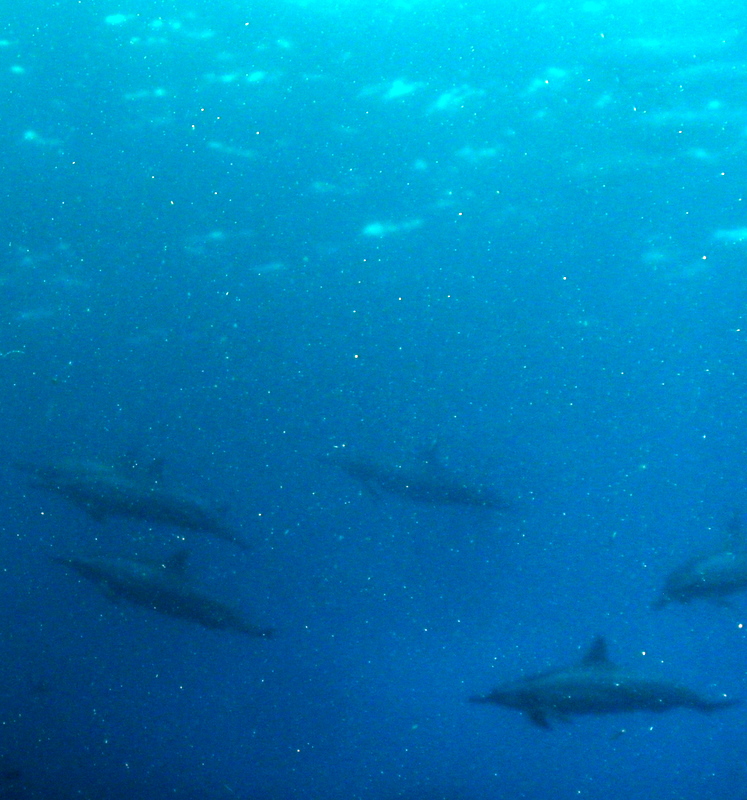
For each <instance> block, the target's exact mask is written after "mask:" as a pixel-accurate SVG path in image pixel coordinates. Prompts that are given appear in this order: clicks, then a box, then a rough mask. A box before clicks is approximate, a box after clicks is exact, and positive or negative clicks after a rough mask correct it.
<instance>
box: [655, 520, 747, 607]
mask: <svg viewBox="0 0 747 800" xmlns="http://www.w3.org/2000/svg"><path fill="white" fill-rule="evenodd" d="M744 589H747V543H745V541H744V530H743V527H742V519H741V515H739V514H734V515H733V516H732V518H731V521H730V522H729V524H728V526H727V530H726V543H725V545H724V549H723V550H718V551H716V552H714V553H710V554H707V555H703V556H695V557H694V558H691V559H689V560H687V561H685V563H684V564H681V565H680V566H679V567H677V568H676V569H674V570H673V571H672V572H671V573H670V574H669V576H668V577H667V579H666V582H665V583H664V589H663V591H662V593H661V596H660V597H659V599H658V600H657V601H656V602H655V603H654V608H664V606H666V605H667V604H668V603H673V602H677V603H689V602H690V601H691V600H696V599H698V598H703V599H706V600H712V601H714V602H717V603H724V598H725V597H727V596H728V595H730V594H733V593H735V592H739V591H742V590H744Z"/></svg>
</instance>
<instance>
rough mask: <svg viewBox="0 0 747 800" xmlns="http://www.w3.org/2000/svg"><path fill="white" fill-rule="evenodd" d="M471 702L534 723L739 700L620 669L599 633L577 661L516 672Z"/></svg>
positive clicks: (717, 705) (720, 705)
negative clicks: (526, 674) (713, 696)
mask: <svg viewBox="0 0 747 800" xmlns="http://www.w3.org/2000/svg"><path fill="white" fill-rule="evenodd" d="M470 701H471V702H473V703H495V704H497V705H499V706H506V707H508V708H516V709H518V710H519V711H523V712H524V713H525V714H526V715H527V716H528V717H529V719H530V720H531V721H532V722H533V723H534V724H535V725H537V726H538V727H540V728H549V727H550V723H549V718H556V719H560V720H565V719H568V718H569V717H570V716H571V715H573V714H614V713H618V712H621V711H668V710H669V709H671V708H693V709H695V710H696V711H703V712H710V711H716V710H717V709H720V708H729V707H730V706H733V705H736V704H737V703H738V702H739V701H738V700H734V699H727V698H725V697H724V698H721V699H718V700H709V699H706V698H704V697H701V696H700V695H699V694H697V693H696V692H694V691H692V690H691V689H688V688H686V687H684V686H680V685H679V684H676V683H671V682H669V681H662V680H657V679H654V678H648V677H643V676H639V675H635V674H633V673H629V672H626V671H625V670H622V669H620V668H619V667H617V666H616V665H615V664H613V663H612V662H611V661H610V660H609V658H608V657H607V644H606V642H605V640H604V638H603V637H601V636H598V637H597V638H596V639H594V641H593V643H592V645H591V647H590V648H589V650H588V651H587V653H586V655H585V656H584V657H583V658H582V659H581V662H580V663H578V664H575V665H574V666H571V667H564V668H560V669H554V670H549V671H548V672H542V673H539V674H538V675H533V676H530V677H527V678H520V679H519V680H517V681H512V682H510V683H506V684H504V685H503V686H499V687H498V688H497V689H494V690H493V691H492V692H490V694H487V695H484V696H481V697H471V698H470Z"/></svg>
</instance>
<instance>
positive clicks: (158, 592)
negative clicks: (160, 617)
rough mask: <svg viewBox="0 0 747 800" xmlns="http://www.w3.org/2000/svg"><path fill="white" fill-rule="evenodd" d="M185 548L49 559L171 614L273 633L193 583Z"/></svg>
mask: <svg viewBox="0 0 747 800" xmlns="http://www.w3.org/2000/svg"><path fill="white" fill-rule="evenodd" d="M187 555H188V553H187V551H186V550H180V551H179V552H177V553H175V554H174V555H173V556H172V557H171V558H169V559H167V560H166V561H163V562H159V561H146V560H143V559H134V558H106V557H96V558H80V557H78V556H73V557H64V558H61V557H57V558H54V559H53V560H54V561H55V562H56V563H58V564H62V565H63V566H65V567H68V568H69V569H71V570H73V571H74V572H77V573H78V575H81V576H82V577H83V578H86V580H89V581H91V582H93V583H95V584H96V586H98V588H99V589H100V590H101V591H102V592H103V593H104V594H105V595H106V596H108V597H110V598H112V599H115V600H117V599H120V598H123V599H125V600H129V601H130V602H131V603H134V604H135V605H138V606H145V607H147V608H152V609H153V610H154V611H159V612H160V613H161V614H167V615H168V616H170V617H179V618H181V619H188V620H191V621H192V622H196V623H197V624H199V625H202V626H203V627H205V628H212V629H214V630H229V631H235V632H237V633H245V634H247V635H248V636H254V637H265V638H266V637H269V636H272V634H273V631H272V629H271V628H261V627H259V626H257V625H254V624H252V623H251V622H249V621H247V620H246V619H245V618H244V616H243V615H242V614H241V613H240V612H239V611H237V610H236V609H234V608H232V607H231V606H229V605H226V604H225V603H222V602H220V601H219V600H215V599H214V598H212V597H210V596H209V595H206V594H204V593H203V592H201V591H200V590H198V589H197V588H195V587H194V586H193V584H192V582H191V581H190V580H189V579H188V578H187V577H186V575H185V567H186V561H187Z"/></svg>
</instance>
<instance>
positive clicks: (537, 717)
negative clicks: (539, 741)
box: [527, 708, 550, 730]
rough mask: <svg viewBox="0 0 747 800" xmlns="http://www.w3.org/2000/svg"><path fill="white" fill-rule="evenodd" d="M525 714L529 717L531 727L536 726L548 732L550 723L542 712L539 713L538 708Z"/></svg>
mask: <svg viewBox="0 0 747 800" xmlns="http://www.w3.org/2000/svg"><path fill="white" fill-rule="evenodd" d="M527 713H528V715H529V720H530V721H531V723H532V724H533V725H536V726H537V727H538V728H544V729H545V730H550V723H549V722H548V721H547V715H546V714H545V712H544V711H540V710H539V709H538V708H535V709H532V710H531V711H528V712H527Z"/></svg>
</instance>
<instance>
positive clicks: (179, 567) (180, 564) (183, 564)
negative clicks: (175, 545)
mask: <svg viewBox="0 0 747 800" xmlns="http://www.w3.org/2000/svg"><path fill="white" fill-rule="evenodd" d="M188 558H189V550H186V549H184V550H177V551H176V553H174V554H173V555H170V556H169V557H168V558H167V559H165V560H164V562H163V568H164V569H165V570H166V572H170V573H171V574H172V575H177V576H179V577H181V576H183V575H184V573H185V571H186V569H187V559H188Z"/></svg>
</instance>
